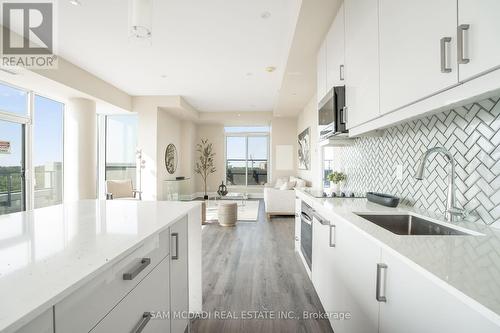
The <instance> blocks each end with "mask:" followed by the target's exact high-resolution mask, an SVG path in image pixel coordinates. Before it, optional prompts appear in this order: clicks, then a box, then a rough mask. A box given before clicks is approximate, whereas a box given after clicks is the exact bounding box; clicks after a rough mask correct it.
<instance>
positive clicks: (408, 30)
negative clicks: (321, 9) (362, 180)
mask: <svg viewBox="0 0 500 333" xmlns="http://www.w3.org/2000/svg"><path fill="white" fill-rule="evenodd" d="M498 13H500V0H420V1H414V0H344V3H343V4H342V6H341V7H340V9H339V12H338V14H337V16H336V18H335V20H334V22H333V23H332V26H331V27H330V30H329V32H328V34H327V35H326V37H325V40H324V41H323V44H322V46H321V48H320V50H319V53H318V73H317V76H318V101H320V100H321V99H322V98H323V97H324V96H325V95H326V93H327V92H328V91H329V90H330V89H331V88H333V87H334V86H340V85H345V87H346V107H347V113H346V118H347V128H348V129H349V133H350V135H352V136H357V135H362V134H364V133H367V132H370V131H373V130H377V129H380V128H385V127H389V126H391V125H393V124H396V123H400V122H402V121H405V120H409V119H414V118H417V117H419V116H420V117H421V116H424V115H425V114H427V113H428V112H430V111H433V110H437V109H440V108H444V107H448V106H449V107H453V106H454V105H456V104H457V103H458V102H460V101H462V100H463V101H464V103H470V102H471V101H474V100H475V99H476V98H478V97H481V98H484V97H485V93H487V92H488V93H490V96H492V95H493V94H495V92H497V91H499V90H500V80H499V78H500V43H499V42H498V36H499V35H500V19H498Z"/></svg>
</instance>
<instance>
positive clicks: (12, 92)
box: [0, 84, 28, 116]
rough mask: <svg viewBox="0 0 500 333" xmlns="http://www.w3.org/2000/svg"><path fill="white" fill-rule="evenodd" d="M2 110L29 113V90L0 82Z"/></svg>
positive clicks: (22, 113) (16, 113)
mask: <svg viewBox="0 0 500 333" xmlns="http://www.w3.org/2000/svg"><path fill="white" fill-rule="evenodd" d="M0 111H1V112H6V113H10V114H15V115H19V116H27V115H28V92H27V91H26V90H22V89H17V88H14V87H11V86H8V85H5V84H0Z"/></svg>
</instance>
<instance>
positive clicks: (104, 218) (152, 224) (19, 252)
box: [0, 200, 200, 332]
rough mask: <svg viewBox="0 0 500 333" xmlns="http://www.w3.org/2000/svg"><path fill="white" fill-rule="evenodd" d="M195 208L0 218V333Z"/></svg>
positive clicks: (79, 206) (66, 208)
mask: <svg viewBox="0 0 500 333" xmlns="http://www.w3.org/2000/svg"><path fill="white" fill-rule="evenodd" d="M199 206H200V203H197V202H169V201H128V200H109V201H99V200H83V201H78V202H74V203H67V204H63V205H58V206H52V207H47V208H41V209H35V210H33V211H28V212H22V213H15V214H9V215H2V216H0V332H4V331H13V330H15V329H17V328H19V327H20V326H21V325H23V324H25V323H27V322H29V321H30V320H32V319H34V318H35V317H36V316H38V315H40V314H41V313H42V312H44V311H46V310H47V309H49V308H50V307H51V306H53V305H55V304H56V303H57V302H58V301H60V300H61V299H63V298H64V297H66V296H67V295H69V294H70V293H71V292H73V291H74V290H76V289H77V288H79V287H81V286H82V285H83V284H85V283H86V282H88V281H89V280H90V279H92V278H93V277H95V276H96V275H98V274H99V273H100V272H102V271H104V270H105V269H107V268H108V267H110V266H111V265H113V264H114V263H116V262H118V261H119V260H121V259H122V258H123V257H125V256H126V255H127V254H128V253H130V252H132V251H133V250H135V249H136V248H137V247H139V246H140V245H141V244H142V243H143V242H144V241H146V240H147V239H149V238H150V237H154V236H155V235H156V234H157V233H159V232H160V231H162V230H164V229H166V228H167V227H168V226H169V225H170V224H172V223H173V222H176V221H177V220H179V219H180V218H182V217H183V216H185V215H187V214H188V213H189V211H190V210H192V209H196V208H197V207H199Z"/></svg>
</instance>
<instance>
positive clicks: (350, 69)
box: [344, 0, 380, 128]
mask: <svg viewBox="0 0 500 333" xmlns="http://www.w3.org/2000/svg"><path fill="white" fill-rule="evenodd" d="M344 6H345V83H346V84H345V85H346V106H347V127H348V128H352V127H355V126H357V125H360V124H362V123H365V122H367V121H369V120H372V119H374V118H376V117H378V116H379V115H380V108H379V41H378V0H345V1H344Z"/></svg>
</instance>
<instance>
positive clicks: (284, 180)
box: [274, 177, 288, 189]
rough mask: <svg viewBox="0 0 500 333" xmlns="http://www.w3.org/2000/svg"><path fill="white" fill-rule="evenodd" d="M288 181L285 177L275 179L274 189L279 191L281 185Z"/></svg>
mask: <svg viewBox="0 0 500 333" xmlns="http://www.w3.org/2000/svg"><path fill="white" fill-rule="evenodd" d="M287 181H288V179H287V178H286V177H281V178H278V179H276V184H275V185H274V188H277V189H280V188H281V185H283V184H285V183H286V182H287Z"/></svg>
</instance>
